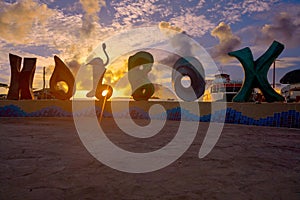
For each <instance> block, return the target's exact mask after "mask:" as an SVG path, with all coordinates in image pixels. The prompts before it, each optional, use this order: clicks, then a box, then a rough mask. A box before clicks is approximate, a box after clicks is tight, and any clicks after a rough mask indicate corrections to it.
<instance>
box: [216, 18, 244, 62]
mask: <svg viewBox="0 0 300 200" xmlns="http://www.w3.org/2000/svg"><path fill="white" fill-rule="evenodd" d="M211 35H212V36H214V37H216V38H218V39H219V41H220V42H219V44H218V45H216V46H215V47H214V48H213V50H212V56H213V58H216V59H218V60H219V61H220V62H222V63H225V62H228V60H229V58H230V57H229V56H228V55H227V54H228V53H229V52H231V51H233V50H235V49H236V48H237V47H238V46H240V44H241V39H240V38H239V37H238V36H236V35H234V34H233V33H232V31H231V28H230V26H229V25H227V24H225V23H224V22H221V23H220V24H219V25H218V26H217V27H215V28H214V29H213V30H212V31H211Z"/></svg>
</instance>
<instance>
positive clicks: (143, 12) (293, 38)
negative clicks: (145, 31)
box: [0, 0, 300, 88]
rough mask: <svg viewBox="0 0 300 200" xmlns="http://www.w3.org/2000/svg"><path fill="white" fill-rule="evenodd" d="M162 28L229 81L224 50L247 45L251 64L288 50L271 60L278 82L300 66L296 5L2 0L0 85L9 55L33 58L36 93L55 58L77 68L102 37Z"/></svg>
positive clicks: (273, 0) (277, 0)
mask: <svg viewBox="0 0 300 200" xmlns="http://www.w3.org/2000/svg"><path fill="white" fill-rule="evenodd" d="M161 22H168V23H169V24H170V25H172V26H176V27H178V28H180V29H181V30H183V31H185V33H186V34H187V35H189V36H190V37H191V38H193V39H194V40H196V41H197V42H198V43H199V44H201V45H202V46H203V47H204V48H205V49H206V50H207V51H208V52H209V53H210V55H211V56H212V57H213V59H214V61H215V62H216V64H217V66H218V67H219V69H222V70H223V71H224V72H226V73H229V74H230V75H231V77H232V79H240V80H241V79H243V76H244V75H243V70H242V67H241V66H240V63H239V62H238V61H237V60H236V59H234V58H230V57H228V56H227V53H228V52H229V51H234V50H238V49H241V48H244V47H247V46H248V47H250V48H251V50H252V52H253V54H254V58H255V59H256V58H257V57H259V56H260V55H261V54H262V53H264V52H265V50H266V49H267V48H268V47H269V45H270V44H271V43H272V41H273V40H277V41H279V42H281V43H283V44H285V50H284V51H283V53H282V54H281V55H280V56H279V59H280V61H278V62H276V67H277V69H276V82H279V79H280V78H281V77H282V76H283V75H284V74H285V73H286V72H289V71H291V70H294V69H299V68H300V56H299V54H300V2H299V0H291V1H283V0H270V1H264V0H248V1H237V0H228V1H227V0H226V1H224V0H221V1H209V0H200V1H199V0H172V1H171V0H141V1H133V0H116V1H114V0H113V1H108V0H107V1H104V0H99V1H97V0H90V1H88V0H74V1H73V0H36V1H34V0H23V1H21V0H20V1H13V0H4V1H1V2H0V26H1V27H0V82H1V83H6V84H9V80H10V66H9V60H8V53H13V54H17V55H19V56H22V57H37V58H38V63H37V70H36V74H35V79H34V87H36V88H40V87H41V86H42V81H41V80H42V67H43V66H45V67H46V68H47V78H48V79H49V77H50V75H51V70H53V65H54V60H53V56H54V55H58V56H59V57H60V58H61V59H62V60H64V61H65V62H66V63H68V64H69V66H70V67H71V68H76V67H78V66H80V65H81V64H82V63H84V62H85V59H86V57H87V56H88V55H89V53H90V52H91V50H93V49H94V48H96V47H97V46H98V45H99V44H101V42H102V41H104V40H105V39H106V38H108V37H111V36H113V35H115V34H117V33H118V32H120V31H124V30H129V29H133V28H136V27H146V26H156V25H157V26H158V25H159V24H160V23H161ZM140 37H144V36H142V35H141V36H140ZM216 73H217V72H216ZM269 80H270V81H272V71H271V70H270V72H269Z"/></svg>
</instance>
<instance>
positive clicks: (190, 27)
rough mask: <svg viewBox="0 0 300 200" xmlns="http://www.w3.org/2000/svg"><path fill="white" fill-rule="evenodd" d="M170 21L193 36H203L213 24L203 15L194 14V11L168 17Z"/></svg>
mask: <svg viewBox="0 0 300 200" xmlns="http://www.w3.org/2000/svg"><path fill="white" fill-rule="evenodd" d="M170 22H171V23H172V24H174V25H175V26H177V27H180V28H181V29H182V30H184V31H185V32H186V33H187V34H188V35H191V36H194V37H201V36H203V35H204V34H205V33H207V32H208V31H209V30H211V29H213V27H214V26H215V25H214V24H213V23H212V22H210V21H209V20H208V19H206V17H205V16H204V15H196V14H194V13H186V14H185V15H181V16H178V17H174V18H172V19H170Z"/></svg>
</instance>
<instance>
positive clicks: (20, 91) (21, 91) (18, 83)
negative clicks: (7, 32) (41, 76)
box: [7, 54, 36, 100]
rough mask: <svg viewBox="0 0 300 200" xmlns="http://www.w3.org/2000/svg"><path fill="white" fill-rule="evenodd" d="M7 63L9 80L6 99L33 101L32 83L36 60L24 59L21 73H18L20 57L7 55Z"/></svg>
mask: <svg viewBox="0 0 300 200" xmlns="http://www.w3.org/2000/svg"><path fill="white" fill-rule="evenodd" d="M9 62H10V67H11V79H10V86H9V90H8V94H7V99H9V100H19V99H33V98H34V96H33V92H32V82H33V77H34V72H35V68H36V58H24V63H23V68H22V71H20V70H21V62H22V58H21V57H19V56H17V55H13V54H9Z"/></svg>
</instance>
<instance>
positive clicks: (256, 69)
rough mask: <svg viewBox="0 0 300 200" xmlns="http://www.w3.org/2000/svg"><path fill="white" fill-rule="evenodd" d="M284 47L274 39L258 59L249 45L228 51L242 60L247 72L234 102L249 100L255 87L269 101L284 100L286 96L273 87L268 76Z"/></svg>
mask: <svg viewBox="0 0 300 200" xmlns="http://www.w3.org/2000/svg"><path fill="white" fill-rule="evenodd" d="M283 49H284V45H283V44H281V43H279V42H277V41H273V43H272V45H271V46H270V47H269V49H268V50H267V51H266V52H265V53H264V54H263V55H262V56H260V57H259V58H258V59H257V60H256V61H254V60H253V55H252V52H251V50H250V48H249V47H246V48H244V49H241V50H238V51H233V52H230V53H228V55H230V56H234V57H236V58H237V59H238V60H239V61H240V62H241V64H242V66H243V68H244V72H245V78H244V83H243V86H242V88H241V89H240V91H239V93H238V94H237V95H236V96H235V97H234V98H233V101H234V102H246V101H249V98H250V96H251V93H252V91H253V88H259V89H260V90H261V91H262V93H263V95H264V97H265V99H266V101H267V102H275V101H284V97H283V96H281V95H279V94H278V93H277V92H276V91H275V90H274V89H273V88H272V87H271V85H270V83H269V81H268V78H267V74H268V71H269V69H270V66H271V64H272V63H273V62H274V61H275V59H276V58H277V57H278V56H279V55H280V53H281V52H282V51H283Z"/></svg>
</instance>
